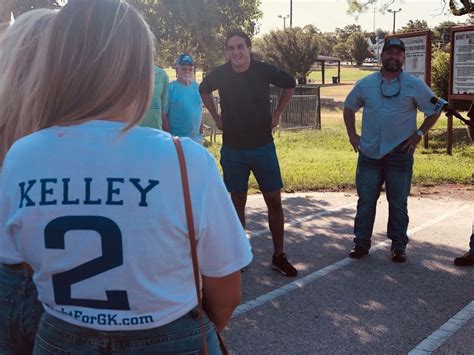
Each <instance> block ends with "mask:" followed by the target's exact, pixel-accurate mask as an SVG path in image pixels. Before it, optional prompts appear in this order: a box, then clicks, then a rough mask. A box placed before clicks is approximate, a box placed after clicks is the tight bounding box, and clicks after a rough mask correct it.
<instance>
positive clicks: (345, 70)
mask: <svg viewBox="0 0 474 355" xmlns="http://www.w3.org/2000/svg"><path fill="white" fill-rule="evenodd" d="M374 70H379V67H376V66H367V67H362V68H357V67H350V66H341V83H342V84H344V83H351V84H353V83H355V82H356V81H357V80H359V79H361V78H363V77H364V76H367V75H369V74H370V73H373V72H374ZM324 76H325V83H326V84H330V83H332V77H333V76H337V66H326V70H325V74H324ZM308 79H310V80H311V83H316V84H320V83H322V73H321V70H316V71H313V72H311V73H310V74H309V76H308Z"/></svg>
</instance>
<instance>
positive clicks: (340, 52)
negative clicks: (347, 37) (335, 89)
mask: <svg viewBox="0 0 474 355" xmlns="http://www.w3.org/2000/svg"><path fill="white" fill-rule="evenodd" d="M333 53H334V55H335V56H336V57H338V58H340V59H341V60H344V61H350V62H351V65H352V61H353V59H352V56H351V55H350V49H349V44H348V43H347V42H341V43H338V44H336V45H335V46H334V50H333Z"/></svg>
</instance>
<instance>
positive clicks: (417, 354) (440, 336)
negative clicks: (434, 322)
mask: <svg viewBox="0 0 474 355" xmlns="http://www.w3.org/2000/svg"><path fill="white" fill-rule="evenodd" d="M473 317H474V301H472V302H471V303H469V304H468V305H467V306H466V307H464V308H463V309H461V310H460V311H459V312H458V313H456V315H454V316H453V317H452V318H451V319H450V320H448V321H447V322H446V323H444V324H443V325H442V326H441V327H439V329H438V330H436V331H434V332H433V333H432V334H431V335H430V336H429V337H428V338H426V339H425V340H423V341H422V342H421V343H420V344H418V345H417V346H416V347H415V348H414V349H413V350H412V351H410V352H409V353H408V355H427V354H431V353H432V352H433V351H435V350H436V349H438V348H439V347H440V346H441V345H443V343H444V342H446V340H448V339H449V337H450V336H452V335H453V334H454V333H456V331H457V330H458V329H459V328H461V327H462V326H463V325H464V324H465V323H466V322H468V321H469V320H470V319H471V318H473Z"/></svg>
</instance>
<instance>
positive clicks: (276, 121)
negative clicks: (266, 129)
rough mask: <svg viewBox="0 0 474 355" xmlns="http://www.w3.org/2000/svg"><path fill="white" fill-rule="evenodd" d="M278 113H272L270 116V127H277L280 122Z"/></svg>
mask: <svg viewBox="0 0 474 355" xmlns="http://www.w3.org/2000/svg"><path fill="white" fill-rule="evenodd" d="M280 115H281V114H279V113H276V112H275V113H274V114H273V116H272V129H273V128H275V127H277V126H278V125H279V124H280Z"/></svg>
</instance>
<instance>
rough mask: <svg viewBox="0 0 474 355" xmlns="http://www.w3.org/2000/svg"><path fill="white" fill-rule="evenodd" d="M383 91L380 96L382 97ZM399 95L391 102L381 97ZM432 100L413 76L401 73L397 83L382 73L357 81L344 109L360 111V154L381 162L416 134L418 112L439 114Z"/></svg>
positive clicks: (391, 99) (418, 80) (429, 114)
mask: <svg viewBox="0 0 474 355" xmlns="http://www.w3.org/2000/svg"><path fill="white" fill-rule="evenodd" d="M382 90H383V93H382ZM399 90H400V94H399V95H397V96H394V97H391V98H388V97H384V95H385V96H392V95H395V94H396V93H397V92H398V91H399ZM433 96H435V95H434V94H433V92H432V91H431V89H430V88H429V86H428V85H426V83H425V82H424V81H422V80H420V79H418V78H416V77H414V76H413V75H410V74H407V73H404V72H403V71H402V72H401V73H400V76H399V79H394V80H391V81H387V80H386V79H383V78H382V73H381V72H376V73H373V74H370V75H368V76H366V77H365V78H363V79H361V80H359V81H358V82H357V83H356V84H355V86H354V87H353V88H352V90H351V92H350V93H349V95H348V96H347V98H346V100H345V102H344V106H345V107H346V108H348V109H349V110H351V111H354V112H356V111H358V110H359V109H360V108H361V107H363V108H364V109H363V111H362V132H361V139H360V150H361V152H362V153H363V154H364V155H366V156H368V157H370V158H373V159H380V158H382V157H383V156H384V155H386V154H387V153H390V152H391V151H392V150H393V149H394V148H395V147H396V146H398V145H399V144H400V143H402V142H403V141H404V140H406V139H407V138H408V137H410V136H411V135H412V134H413V133H415V131H416V130H417V127H416V114H417V110H420V111H422V112H424V113H425V114H426V115H427V116H431V115H434V114H435V113H438V112H439V111H438V110H439V107H435V105H433V104H432V103H431V102H430V99H431V98H432V97H433Z"/></svg>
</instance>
